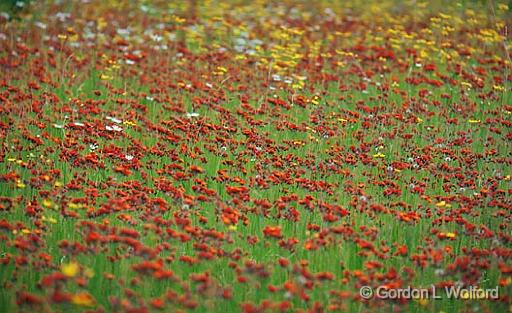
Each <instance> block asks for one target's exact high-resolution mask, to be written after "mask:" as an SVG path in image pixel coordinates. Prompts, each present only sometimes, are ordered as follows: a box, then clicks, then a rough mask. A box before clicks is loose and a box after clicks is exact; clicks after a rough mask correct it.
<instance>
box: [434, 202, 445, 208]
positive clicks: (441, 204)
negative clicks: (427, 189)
mask: <svg viewBox="0 0 512 313" xmlns="http://www.w3.org/2000/svg"><path fill="white" fill-rule="evenodd" d="M436 206H438V207H440V208H442V207H444V206H446V201H441V202H438V203H436Z"/></svg>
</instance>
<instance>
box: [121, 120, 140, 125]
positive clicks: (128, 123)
mask: <svg viewBox="0 0 512 313" xmlns="http://www.w3.org/2000/svg"><path fill="white" fill-rule="evenodd" d="M123 124H124V125H128V126H137V123H136V122H134V121H128V120H126V121H124V122H123Z"/></svg>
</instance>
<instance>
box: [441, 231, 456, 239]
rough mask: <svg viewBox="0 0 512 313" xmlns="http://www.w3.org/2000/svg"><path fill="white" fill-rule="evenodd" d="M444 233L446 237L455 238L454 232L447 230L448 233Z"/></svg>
mask: <svg viewBox="0 0 512 313" xmlns="http://www.w3.org/2000/svg"><path fill="white" fill-rule="evenodd" d="M444 235H445V237H446V238H455V233H450V232H448V233H445V234H444Z"/></svg>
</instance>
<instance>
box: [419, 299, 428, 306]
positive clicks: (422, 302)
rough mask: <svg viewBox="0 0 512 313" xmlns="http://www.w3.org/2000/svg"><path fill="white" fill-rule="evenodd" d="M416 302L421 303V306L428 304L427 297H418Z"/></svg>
mask: <svg viewBox="0 0 512 313" xmlns="http://www.w3.org/2000/svg"><path fill="white" fill-rule="evenodd" d="M418 303H419V304H420V305H421V306H426V305H427V304H428V299H426V298H420V299H418Z"/></svg>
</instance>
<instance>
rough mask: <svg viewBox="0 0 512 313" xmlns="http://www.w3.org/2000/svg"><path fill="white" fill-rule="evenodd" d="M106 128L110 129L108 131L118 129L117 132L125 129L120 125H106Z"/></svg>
mask: <svg viewBox="0 0 512 313" xmlns="http://www.w3.org/2000/svg"><path fill="white" fill-rule="evenodd" d="M105 129H106V130H108V131H116V132H120V131H123V128H122V127H119V126H117V125H106V126H105Z"/></svg>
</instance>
